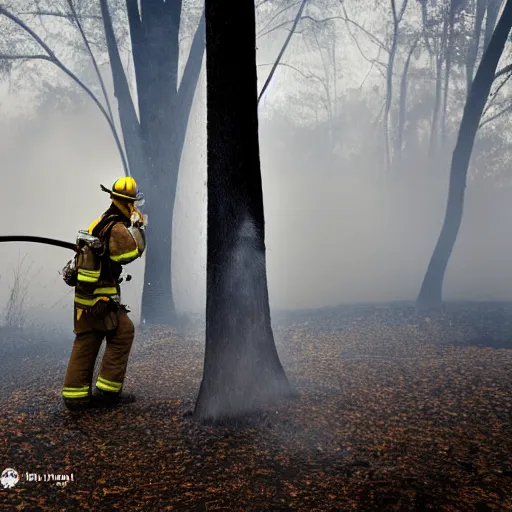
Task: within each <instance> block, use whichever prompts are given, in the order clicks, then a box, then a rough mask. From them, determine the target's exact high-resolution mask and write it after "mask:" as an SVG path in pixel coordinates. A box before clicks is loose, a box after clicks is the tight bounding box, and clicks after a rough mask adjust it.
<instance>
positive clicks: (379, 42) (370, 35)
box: [340, 0, 389, 53]
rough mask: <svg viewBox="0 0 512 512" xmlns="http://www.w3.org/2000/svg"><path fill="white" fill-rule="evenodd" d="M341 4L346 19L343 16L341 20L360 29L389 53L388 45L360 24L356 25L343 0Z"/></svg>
mask: <svg viewBox="0 0 512 512" xmlns="http://www.w3.org/2000/svg"><path fill="white" fill-rule="evenodd" d="M340 4H341V8H342V9H343V14H344V15H345V17H343V16H341V19H342V20H344V21H345V23H347V24H348V23H351V24H352V25H354V26H355V27H356V28H358V29H359V30H361V31H362V32H363V33H364V34H366V35H367V36H368V37H369V38H370V39H371V40H372V41H373V42H374V43H375V44H376V45H377V46H380V47H381V48H382V49H383V50H385V51H387V52H388V53H389V49H388V48H387V47H386V45H385V44H384V43H383V42H382V41H380V40H379V39H378V38H377V37H375V36H374V35H373V34H372V33H371V32H369V31H368V30H366V29H365V28H364V27H362V26H361V25H359V23H356V22H355V21H352V20H351V19H350V18H349V16H348V12H347V9H346V7H345V4H344V3H343V0H340ZM347 29H348V26H347Z"/></svg>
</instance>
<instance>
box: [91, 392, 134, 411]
mask: <svg viewBox="0 0 512 512" xmlns="http://www.w3.org/2000/svg"><path fill="white" fill-rule="evenodd" d="M133 402H135V395H133V394H131V393H121V392H118V393H112V392H111V391H103V390H102V389H98V388H96V392H95V394H93V395H92V404H93V407H116V406H118V405H126V404H131V403H133Z"/></svg>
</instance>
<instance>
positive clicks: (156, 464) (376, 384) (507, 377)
mask: <svg viewBox="0 0 512 512" xmlns="http://www.w3.org/2000/svg"><path fill="white" fill-rule="evenodd" d="M507 308H508V306H502V305H492V304H491V305H471V304H459V305H457V306H453V307H452V309H451V310H448V311H447V312H445V313H444V314H442V315H439V316H437V317H432V318H425V317H418V316H416V315H415V314H414V313H413V312H412V311H411V309H410V308H407V307H406V306H403V305H395V306H392V307H369V306H361V307H348V306H347V307H345V308H338V309H331V310H329V309H325V310H320V311H316V312H310V313H302V314H301V315H297V314H295V315H288V316H281V317H280V316H278V315H276V317H275V318H274V319H273V320H274V324H275V326H274V333H275V337H276V344H277V347H278V350H279V354H280V357H281V360H282V362H283V365H284V366H285V369H286V372H287V375H288V377H289V378H290V380H291V382H292V383H293V385H294V387H295V389H296V390H297V391H298V397H297V398H295V399H293V400H291V401H288V402H283V403H279V404H276V405H274V406H270V407H269V408H268V409H267V410H266V411H265V412H261V413H258V414H254V415H252V416H249V417H248V418H247V421H245V422H242V423H239V424H237V425H224V426H211V425H208V426H203V425H199V424H197V423H195V422H194V421H193V420H192V419H190V417H189V416H187V413H188V412H189V411H191V410H192V409H193V406H194V401H195V397H196V395H197V392H198V389H199V384H200V380H201V375H202V364H203V356H204V343H203V342H204V337H203V334H202V333H201V332H188V333H185V332H183V331H182V330H176V329H169V328H165V327H158V328H151V329H144V330H141V331H139V332H137V337H136V340H135V343H134V349H133V352H132V356H131V359H130V364H129V368H128V374H127V379H126V384H125V389H126V391H128V392H133V393H135V394H136V395H137V397H138V401H137V402H135V403H134V404H130V405H128V406H125V407H123V408H117V409H113V410H105V411H90V412H87V413H81V414H71V413H70V412H68V411H67V410H66V409H65V408H64V407H63V405H62V403H61V397H60V390H61V385H62V380H63V376H64V373H65V369H66V363H67V357H68V355H69V351H70V349H71V342H70V341H66V342H64V341H63V342H62V347H61V351H62V354H63V355H62V356H61V357H55V353H56V351H55V349H52V350H46V349H43V348H41V349H40V351H39V352H38V353H37V354H36V355H37V356H34V357H32V355H31V356H30V357H27V353H28V352H27V350H28V349H27V347H28V346H29V345H27V344H25V345H24V344H23V343H20V347H21V348H20V351H19V354H18V356H16V352H15V349H14V348H13V347H12V346H10V352H9V353H10V357H9V358H8V360H7V362H5V363H0V372H1V374H2V375H4V377H3V380H2V381H1V382H0V383H1V384H2V388H3V389H6V390H7V391H5V392H4V394H3V395H2V397H1V398H0V404H1V410H2V414H1V416H0V432H1V434H0V461H1V462H2V464H3V466H4V467H13V468H15V469H16V470H17V471H18V472H19V473H20V474H22V475H24V474H25V472H28V473H38V474H49V473H54V474H68V475H69V474H71V473H73V475H74V481H73V482H70V483H69V484H68V485H67V486H65V487H57V486H56V485H55V484H54V483H50V482H25V481H24V480H22V481H20V482H19V483H18V484H17V486H16V487H15V488H14V489H1V488H0V510H9V511H10V510H38V511H39V510H41V511H60V510H63V511H64V510H66V511H68V510H95V511H97V510H144V511H151V510H154V511H162V510H177V511H181V510H191V511H192V510H205V511H206V510H212V511H213V510H240V511H257V510H261V511H267V510H272V511H280V510H283V511H284V510H294V511H315V510H318V511H324V510H325V511H328V510H329V511H331V510H332V511H338V510H339V511H344V510H357V511H366V510H368V511H371V510H375V511H388V510H389V511H392V510H393V511H395V510H396V511H408V510H411V511H413V510H440V511H486V510H489V511H491V510H496V511H502V510H512V456H511V454H512V421H511V420H512V372H511V368H512V350H510V348H512V314H511V312H510V311H509V310H508V309H507ZM1 334H2V333H1V332H0V343H2V339H1ZM47 346H49V344H48V343H46V344H44V343H43V344H42V345H41V347H47ZM507 346H508V347H509V348H506V347H507ZM54 348H55V347H54ZM33 350H35V351H36V352H37V348H34V349H33ZM7 364H8V365H9V368H10V373H9V371H8V368H7V367H6V368H5V371H3V370H4V366H1V365H7ZM16 364H17V365H18V367H16ZM6 375H9V377H8V379H7V377H6ZM7 380H9V383H7V382H6V381H7ZM4 382H5V383H6V385H5V386H3V383H4ZM7 384H9V386H8V385H7ZM2 469H3V468H2Z"/></svg>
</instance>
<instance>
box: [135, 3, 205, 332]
mask: <svg viewBox="0 0 512 512" xmlns="http://www.w3.org/2000/svg"><path fill="white" fill-rule="evenodd" d="M126 3H127V10H128V19H129V23H130V35H131V41H132V51H133V58H134V67H135V74H136V81H137V91H138V102H139V118H140V133H141V138H142V143H143V146H144V151H145V154H146V155H147V164H148V165H147V172H146V173H145V176H144V179H143V180H142V181H143V186H144V193H145V195H146V197H147V206H146V211H147V213H148V216H149V226H148V229H147V243H148V249H147V254H146V265H145V273H144V287H143V292H142V308H141V320H142V322H143V323H145V324H173V323H175V321H176V310H175V305H174V299H173V293H172V280H171V258H172V222H173V213H174V203H175V197H176V187H177V181H178V171H179V166H180V161H181V155H182V152H183V145H184V142H185V134H186V131H187V124H188V119H189V115H190V110H191V106H192V99H193V97H194V93H195V90H196V86H197V82H198V78H199V73H200V70H201V66H202V58H203V53H204V19H203V18H201V21H200V24H199V27H198V29H197V31H196V34H195V36H194V40H193V43H192V47H191V50H190V55H189V58H188V61H187V64H186V66H185V71H184V73H183V77H182V79H181V83H180V85H179V87H178V59H179V29H180V19H181V1H180V0H178V1H175V2H164V1H162V0H159V1H154V0H153V1H148V0H143V1H142V2H141V11H140V12H139V8H138V5H137V1H136V0H127V2H126Z"/></svg>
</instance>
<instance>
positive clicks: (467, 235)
mask: <svg viewBox="0 0 512 512" xmlns="http://www.w3.org/2000/svg"><path fill="white" fill-rule="evenodd" d="M204 78H205V77H204V66H203V73H202V76H201V83H200V85H199V87H198V93H197V94H196V100H195V102H194V107H193V112H192V117H191V121H190V124H189V133H188V135H187V140H186V146H185V148H184V157H183V160H182V170H181V174H180V178H179V184H178V199H177V203H176V210H175V220H174V240H173V243H174V246H173V258H174V267H173V289H174V295H175V302H176V305H177V308H178V309H179V311H181V312H194V313H198V312H202V311H203V310H204V305H205V282H206V276H205V260H206V240H205V237H206V128H205V120H206V118H205V79H204ZM270 93H271V90H270V89H269V92H268V94H270ZM4 101H5V97H4ZM88 105H89V106H88V107H87V108H85V109H84V110H83V111H81V112H80V113H73V114H68V113H62V112H61V113H59V112H57V111H53V112H52V113H51V114H50V113H46V114H45V116H44V118H41V117H36V118H34V119H32V120H31V121H30V122H29V123H25V124H24V125H22V128H16V126H18V125H13V124H9V122H7V121H4V122H3V123H2V124H1V126H0V130H1V133H0V141H1V142H0V158H1V162H2V164H1V165H2V192H3V194H2V214H3V215H2V217H3V218H2V229H1V234H2V235H4V234H5V235H7V234H23V235H38V236H47V237H52V238H57V239H63V240H68V241H74V239H75V235H76V231H77V230H78V229H86V228H87V227H88V225H89V223H90V222H92V221H93V220H94V219H95V218H96V217H97V216H99V215H100V214H101V213H102V212H103V211H104V209H106V208H107V207H108V205H109V199H108V196H107V195H106V194H105V193H103V192H101V190H100V187H99V184H100V183H104V184H106V185H111V183H112V182H113V181H114V180H115V179H116V178H117V177H118V176H120V175H122V167H121V164H120V161H119V158H118V154H117V151H116V147H115V144H114V142H113V139H112V137H111V134H110V132H109V130H108V127H107V125H106V123H105V122H104V120H103V119H102V118H101V116H100V115H99V114H98V112H97V110H96V109H95V107H94V106H93V105H91V104H88ZM350 122H351V121H350V120H347V126H350ZM261 126H262V133H261V137H260V138H261V140H262V144H261V159H262V177H263V189H264V201H265V215H266V246H267V274H268V281H269V294H270V300H271V306H272V308H273V309H294V308H313V307H322V306H326V305H334V304H339V303H348V302H361V301H392V300H403V299H409V300H413V299H415V297H416V295H417V293H418V290H419V287H420V284H421V280H422V278H423V275H424V272H425V269H426V266H427V264H428V260H429V258H430V255H431V253H432V249H433V247H434V244H435V241H436V239H437V236H438V234H439V230H440V227H441V223H442V220H443V216H444V209H445V201H446V194H447V188H448V171H449V169H448V168H446V169H443V170H442V172H441V173H440V174H442V175H443V176H444V178H443V179H442V180H441V181H440V182H437V185H435V183H436V182H435V180H430V182H427V181H426V179H425V178H424V177H423V178H420V177H419V175H416V174H415V173H414V169H411V174H410V177H409V178H408V179H406V180H403V181H402V185H401V186H400V187H395V188H393V189H390V188H388V187H385V186H384V185H383V183H382V182H381V181H379V180H378V179H376V178H375V176H374V174H372V172H371V169H343V170H341V169H340V172H326V171H324V170H323V169H322V167H321V165H319V166H318V167H317V168H311V169H305V168H304V165H303V163H302V161H301V159H300V157H299V156H298V157H297V158H296V159H295V160H294V154H295V153H299V151H298V150H299V149H300V148H294V147H286V148H285V149H284V151H285V153H286V154H285V155H284V154H283V155H279V154H275V153H272V152H271V151H270V150H269V148H268V145H266V144H265V142H264V141H265V140H267V141H268V140H269V139H271V138H272V137H279V136H280V134H279V132H278V131H277V132H276V133H273V132H271V131H270V130H271V128H269V126H271V125H270V124H269V123H268V122H265V123H261ZM362 142H363V143H364V141H362ZM283 162H287V163H286V165H283ZM511 216H512V205H511V201H510V198H509V194H508V193H507V190H506V189H498V188H492V187H489V186H487V187H484V185H482V184H471V183H470V185H469V187H468V190H467V196H466V204H465V213H464V219H463V224H462V227H461V231H460V235H459V238H458V240H457V244H456V247H455V250H454V253H453V255H452V258H451V260H450V264H449V267H448V271H447V275H446V280H445V288H444V290H445V293H444V296H445V298H446V299H470V300H476V299H478V300H510V299H512V263H511V259H512V236H511V233H510V228H509V225H510V221H509V219H510V218H511ZM150 221H151V219H150ZM25 255H26V262H27V263H29V264H31V265H32V268H31V270H30V272H29V275H30V280H29V281H28V287H29V288H28V304H27V306H28V307H29V313H30V320H31V321H33V322H36V323H40V324H43V323H59V324H60V325H62V326H67V327H68V328H69V329H71V318H72V317H71V308H72V294H71V293H70V292H71V289H70V288H68V287H67V286H66V285H65V284H64V283H63V281H62V279H61V277H60V275H58V271H59V270H60V269H61V268H62V267H63V266H64V264H65V263H66V261H67V260H68V259H69V258H70V257H71V256H72V253H71V252H70V251H67V250H65V249H60V248H54V247H50V246H43V245H39V244H30V245H29V244H13V243H9V244H7V243H3V244H1V245H0V261H1V262H2V265H1V269H0V275H1V278H0V283H1V285H0V310H2V309H3V305H4V304H5V303H6V301H7V299H8V294H9V286H10V284H11V283H12V270H13V268H14V267H15V266H16V264H17V261H18V260H19V258H20V257H23V256H25ZM143 269H144V262H143V261H138V262H135V263H133V264H131V265H130V266H129V273H131V274H132V275H133V277H134V278H133V280H132V281H131V282H129V283H125V284H123V285H122V286H123V301H124V302H125V303H127V304H129V306H130V307H131V308H132V311H133V318H134V319H135V320H136V321H137V319H138V316H139V311H140V298H141V290H142V277H143Z"/></svg>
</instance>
